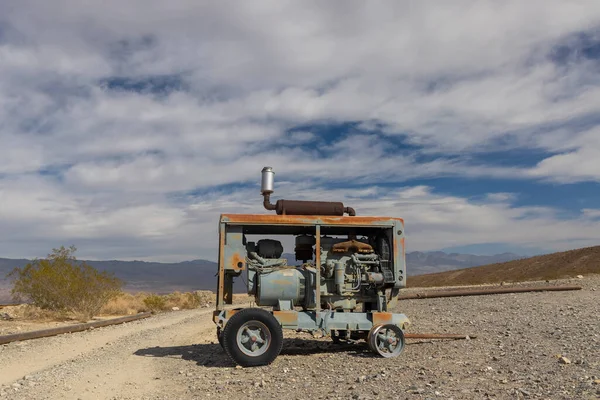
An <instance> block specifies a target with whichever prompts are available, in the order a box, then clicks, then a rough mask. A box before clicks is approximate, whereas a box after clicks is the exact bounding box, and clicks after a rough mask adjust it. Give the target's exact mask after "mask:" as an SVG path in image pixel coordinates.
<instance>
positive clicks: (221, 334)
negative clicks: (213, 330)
mask: <svg viewBox="0 0 600 400" xmlns="http://www.w3.org/2000/svg"><path fill="white" fill-rule="evenodd" d="M217 340H218V341H219V344H220V345H221V347H223V331H222V330H221V328H217Z"/></svg>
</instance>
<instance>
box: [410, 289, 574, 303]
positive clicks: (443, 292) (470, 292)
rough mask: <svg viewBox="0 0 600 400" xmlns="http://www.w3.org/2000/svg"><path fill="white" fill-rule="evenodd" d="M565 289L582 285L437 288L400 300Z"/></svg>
mask: <svg viewBox="0 0 600 400" xmlns="http://www.w3.org/2000/svg"><path fill="white" fill-rule="evenodd" d="M565 290H581V286H528V287H510V288H492V289H475V290H474V289H465V290H437V291H430V292H422V293H413V294H405V295H401V296H398V300H410V299H432V298H436V297H461V296H483V295H488V294H507V293H525V292H558V291H565Z"/></svg>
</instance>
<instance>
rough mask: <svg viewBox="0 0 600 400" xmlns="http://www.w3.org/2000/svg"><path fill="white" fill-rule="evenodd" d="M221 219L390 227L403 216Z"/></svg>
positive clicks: (226, 218)
mask: <svg viewBox="0 0 600 400" xmlns="http://www.w3.org/2000/svg"><path fill="white" fill-rule="evenodd" d="M220 221H221V222H222V223H223V222H225V223H227V224H229V225H267V224H268V225H304V226H313V225H332V226H357V225H363V226H372V227H378V226H380V227H388V226H390V222H391V221H400V222H401V223H402V224H404V220H403V219H402V218H392V217H358V216H354V217H349V216H339V217H338V216H323V215H272V214H221V219H220Z"/></svg>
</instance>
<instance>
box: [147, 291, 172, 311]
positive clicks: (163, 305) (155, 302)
mask: <svg viewBox="0 0 600 400" xmlns="http://www.w3.org/2000/svg"><path fill="white" fill-rule="evenodd" d="M144 304H145V305H146V307H148V309H149V310H151V311H155V312H156V311H165V310H167V299H166V298H165V296H160V295H158V294H151V295H149V296H148V297H146V298H145V299H144Z"/></svg>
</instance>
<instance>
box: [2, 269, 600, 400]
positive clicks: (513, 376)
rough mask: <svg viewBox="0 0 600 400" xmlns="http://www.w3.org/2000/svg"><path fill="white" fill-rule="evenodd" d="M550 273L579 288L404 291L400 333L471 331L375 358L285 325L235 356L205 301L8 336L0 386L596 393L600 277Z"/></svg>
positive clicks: (500, 395)
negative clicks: (249, 358)
mask: <svg viewBox="0 0 600 400" xmlns="http://www.w3.org/2000/svg"><path fill="white" fill-rule="evenodd" d="M542 283H545V282H542ZM551 284H578V285H581V286H583V290H580V291H570V292H542V293H522V294H504V295H492V296H474V297H456V298H437V299H424V300H403V301H401V302H400V303H399V304H398V306H397V311H399V312H403V313H405V314H406V315H407V316H409V318H410V319H411V322H412V325H411V327H410V328H409V330H408V332H415V333H417V332H436V333H465V334H470V335H476V338H474V339H471V340H454V341H452V340H407V345H406V347H405V349H404V352H403V353H402V354H401V355H400V356H399V357H397V358H394V359H384V358H378V357H375V356H374V355H372V353H370V352H369V351H368V350H367V348H366V346H364V345H361V344H353V345H347V344H343V345H336V344H333V343H331V340H330V339H328V338H313V337H312V336H311V335H308V334H303V333H296V332H291V331H284V335H285V337H286V339H285V343H284V347H283V350H282V353H281V355H280V356H279V357H278V358H277V359H276V360H275V362H274V363H273V364H271V365H269V366H264V367H258V368H240V367H236V366H235V365H234V364H233V363H232V362H231V361H230V360H229V359H228V358H227V356H226V355H225V353H224V352H223V351H222V349H221V347H220V346H219V344H218V343H217V341H216V337H215V328H214V325H213V323H212V321H211V312H212V309H206V308H201V309H196V310H185V311H175V312H169V313H163V314H159V315H156V316H153V317H151V318H149V319H145V320H140V321H135V322H131V323H127V324H123V325H116V326H111V327H105V328H98V329H94V330H90V331H86V332H79V333H73V334H67V335H61V336H55V337H49V338H42V339H35V340H29V341H23V342H13V343H9V344H6V345H2V346H0V368H1V373H0V396H2V398H6V399H210V398H227V399H248V398H256V399H265V398H277V399H306V398H311V399H405V398H406V399H457V400H458V399H597V398H600V317H599V315H600V301H599V300H600V276H598V275H595V276H594V275H592V276H586V277H585V278H583V279H571V280H562V281H555V282H551ZM411 290H415V289H411ZM407 292H408V291H407ZM0 324H2V322H0Z"/></svg>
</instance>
